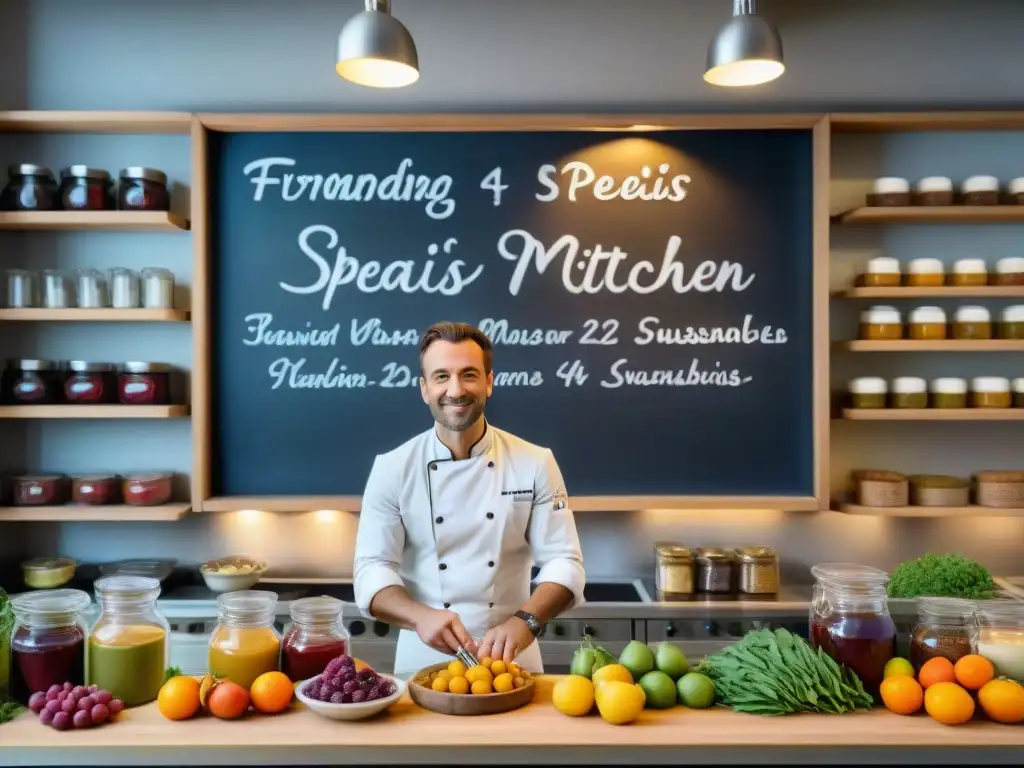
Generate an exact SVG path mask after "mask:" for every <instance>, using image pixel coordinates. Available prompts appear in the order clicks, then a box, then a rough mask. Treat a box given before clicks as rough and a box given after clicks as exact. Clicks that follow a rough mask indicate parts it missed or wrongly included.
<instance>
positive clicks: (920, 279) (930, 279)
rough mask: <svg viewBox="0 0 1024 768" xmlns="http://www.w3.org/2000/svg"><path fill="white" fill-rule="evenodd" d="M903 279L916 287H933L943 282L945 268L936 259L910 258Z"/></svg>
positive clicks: (944, 280) (944, 279)
mask: <svg viewBox="0 0 1024 768" xmlns="http://www.w3.org/2000/svg"><path fill="white" fill-rule="evenodd" d="M904 280H905V281H906V284H907V285H910V286H914V287H916V288H935V287H938V286H940V285H944V284H945V282H946V270H945V268H944V267H943V266H942V262H941V261H939V260H938V259H932V258H924V259H911V261H910V263H909V264H907V271H906V274H905V275H904Z"/></svg>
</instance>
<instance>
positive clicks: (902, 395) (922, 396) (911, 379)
mask: <svg viewBox="0 0 1024 768" xmlns="http://www.w3.org/2000/svg"><path fill="white" fill-rule="evenodd" d="M892 407H893V408H927V407H928V387H927V384H925V381H924V379H919V378H918V377H916V376H901V377H900V378H898V379H894V380H893V382H892Z"/></svg>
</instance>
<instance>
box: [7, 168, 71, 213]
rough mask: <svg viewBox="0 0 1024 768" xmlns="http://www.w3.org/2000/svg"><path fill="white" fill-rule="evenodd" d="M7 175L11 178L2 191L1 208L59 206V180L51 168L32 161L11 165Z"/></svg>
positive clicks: (41, 208) (50, 209)
mask: <svg viewBox="0 0 1024 768" xmlns="http://www.w3.org/2000/svg"><path fill="white" fill-rule="evenodd" d="M7 175H8V176H9V177H10V179H9V180H8V182H7V186H6V187H4V191H3V192H0V210H4V211H53V210H56V209H57V208H58V204H57V203H58V194H57V182H56V180H54V178H53V172H52V171H51V170H50V169H49V168H47V167H45V166H42V165H34V164H32V163H22V164H21V165H9V166H7Z"/></svg>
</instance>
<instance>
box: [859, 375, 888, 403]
mask: <svg viewBox="0 0 1024 768" xmlns="http://www.w3.org/2000/svg"><path fill="white" fill-rule="evenodd" d="M849 391H850V407H851V408H885V406H886V398H887V397H888V391H889V387H888V385H887V384H886V383H885V379H883V378H881V377H879V376H862V377H860V378H859V379H854V380H853V381H851V382H850V385H849Z"/></svg>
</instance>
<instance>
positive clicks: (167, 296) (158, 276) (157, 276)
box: [142, 267, 174, 309]
mask: <svg viewBox="0 0 1024 768" xmlns="http://www.w3.org/2000/svg"><path fill="white" fill-rule="evenodd" d="M142 306H143V307H145V308H147V309H173V308H174V275H173V274H172V273H171V272H170V271H168V270H166V269H161V268H159V267H146V268H145V269H144V270H142Z"/></svg>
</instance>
